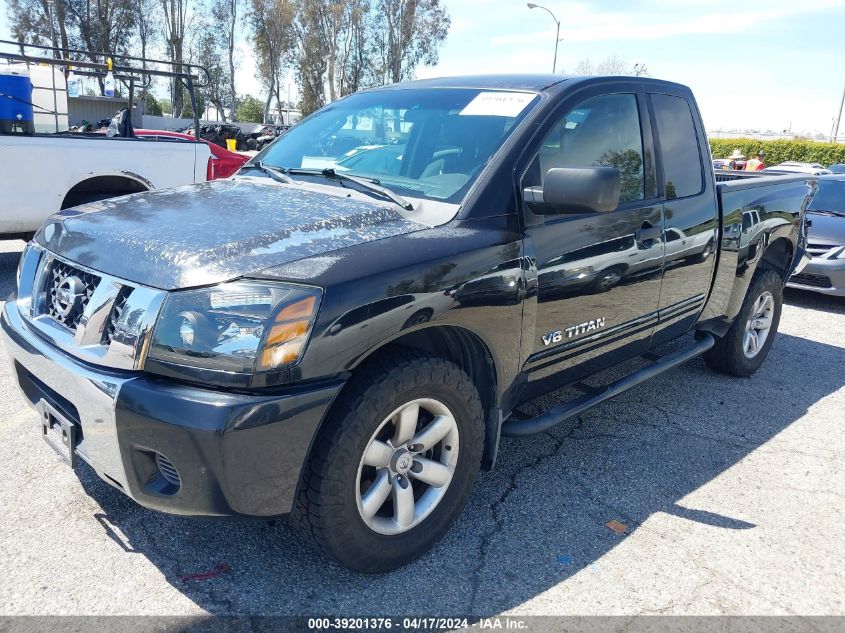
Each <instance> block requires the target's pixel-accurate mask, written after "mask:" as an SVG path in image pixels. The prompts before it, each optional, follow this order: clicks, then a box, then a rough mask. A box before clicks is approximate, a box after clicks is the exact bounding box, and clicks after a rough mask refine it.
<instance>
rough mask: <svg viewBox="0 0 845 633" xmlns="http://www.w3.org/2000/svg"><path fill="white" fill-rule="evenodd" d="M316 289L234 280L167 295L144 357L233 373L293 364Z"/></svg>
mask: <svg viewBox="0 0 845 633" xmlns="http://www.w3.org/2000/svg"><path fill="white" fill-rule="evenodd" d="M320 295H321V293H320V290H319V289H317V288H306V287H303V286H286V285H279V284H271V283H264V282H260V281H236V282H232V283H226V284H220V285H219V286H213V287H211V288H204V289H202V290H188V291H185V292H174V293H172V294H170V295H168V296H167V299H166V300H165V302H164V306H163V307H162V309H161V314H160V315H159V318H158V321H157V322H156V326H155V329H154V331H153V340H152V344H151V345H150V351H149V354H148V358H150V359H153V360H157V361H160V362H165V363H174V364H178V365H190V366H193V367H199V368H202V369H213V370H218V371H228V372H238V373H258V372H262V371H271V370H274V369H280V368H282V367H287V366H289V365H293V364H295V363H296V362H297V361H298V360H299V359H300V358H301V357H302V353H303V352H304V351H305V345H306V343H307V342H308V336H309V335H310V333H311V326H312V325H313V323H314V317H315V315H316V314H317V308H318V307H319V304H320Z"/></svg>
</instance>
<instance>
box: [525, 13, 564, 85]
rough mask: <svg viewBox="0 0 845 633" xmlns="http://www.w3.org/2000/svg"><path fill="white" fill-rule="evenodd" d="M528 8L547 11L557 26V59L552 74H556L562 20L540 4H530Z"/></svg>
mask: <svg viewBox="0 0 845 633" xmlns="http://www.w3.org/2000/svg"><path fill="white" fill-rule="evenodd" d="M528 8H529V9H543V11H545V12H546V13H548V14H549V15H550V16H552V20H554V21H555V24H556V25H557V34H556V35H555V58H554V61H553V62H552V74H554V73H555V72H556V71H557V45H558V44H559V43H560V20H558V19H557V18H556V17H555V14H554V13H552V12H551V11H550V10H549V9H547V8H546V7H544V6H541V5H539V4H534V3H533V2H529V3H528Z"/></svg>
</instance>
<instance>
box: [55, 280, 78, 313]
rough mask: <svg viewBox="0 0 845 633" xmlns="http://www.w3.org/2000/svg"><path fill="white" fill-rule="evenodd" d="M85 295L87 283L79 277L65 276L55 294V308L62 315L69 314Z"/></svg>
mask: <svg viewBox="0 0 845 633" xmlns="http://www.w3.org/2000/svg"><path fill="white" fill-rule="evenodd" d="M84 296H85V284H84V283H82V280H81V279H80V278H79V277H65V278H64V279H63V280H62V283H60V284H59V286H58V288H56V294H55V295H53V309H54V310H55V311H56V314H58V315H59V316H60V317H62V318H64V317H66V316H67V315H69V314H70V313H71V312H72V311H73V309H74V308H76V307H77V306H78V305H79V301H80V299H82V297H84Z"/></svg>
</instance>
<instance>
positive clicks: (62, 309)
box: [45, 259, 100, 331]
mask: <svg viewBox="0 0 845 633" xmlns="http://www.w3.org/2000/svg"><path fill="white" fill-rule="evenodd" d="M99 284H100V278H99V277H98V276H97V275H93V274H91V273H89V272H86V271H84V270H80V269H79V268H76V267H75V266H71V265H70V264H66V263H65V262H62V261H59V260H58V259H54V260H53V263H52V265H51V266H50V271H49V273H48V274H47V283H46V284H45V290H46V291H47V301H46V306H45V308H46V313H47V314H48V315H49V316H51V317H52V318H53V319H55V320H56V321H58V322H59V323H61V324H62V325H64V326H65V327H68V328H70V329H71V330H73V331H76V328H77V327H78V326H79V321H80V319H82V315H83V313H84V312H85V308H86V307H87V306H88V302H89V301H91V295H93V294H94V291H95V290H96V289H97V286H98V285H99Z"/></svg>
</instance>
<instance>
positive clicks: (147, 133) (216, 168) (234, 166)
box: [135, 130, 249, 180]
mask: <svg viewBox="0 0 845 633" xmlns="http://www.w3.org/2000/svg"><path fill="white" fill-rule="evenodd" d="M135 136H143V137H146V138H151V137H152V138H158V139H161V140H168V139H181V140H184V141H196V138H194V136H193V135H192V134H183V133H182V132H171V131H169V130H135ZM200 142H202V143H206V144H207V145H208V147H209V149H210V150H211V158H209V159H208V171H207V172H206V180H215V179H217V178H228V177H229V176H231V175H232V174H234V173H235V172H236V171H238V170H239V169H240V168H241V166H242V165H243V164H244V163H245V162H246V161H248V160H249V156H244V155H243V154H238V153H237V152H230V151H229V150H227V149H226V148H224V147H220V146H219V145H215V144H214V143H209V142H208V141H203V140H202V139H200Z"/></svg>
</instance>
